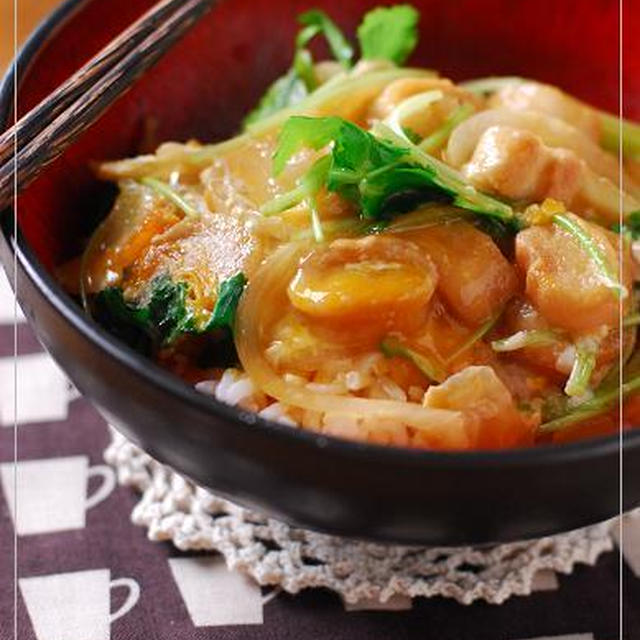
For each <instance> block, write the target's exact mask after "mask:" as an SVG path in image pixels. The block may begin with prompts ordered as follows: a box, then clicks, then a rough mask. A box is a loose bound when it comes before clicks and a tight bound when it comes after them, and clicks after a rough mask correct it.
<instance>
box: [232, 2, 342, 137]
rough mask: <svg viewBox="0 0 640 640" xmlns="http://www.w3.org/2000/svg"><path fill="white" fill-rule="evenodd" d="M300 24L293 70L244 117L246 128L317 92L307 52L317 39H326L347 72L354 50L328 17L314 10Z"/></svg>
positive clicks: (301, 16)
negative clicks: (301, 27) (312, 41)
mask: <svg viewBox="0 0 640 640" xmlns="http://www.w3.org/2000/svg"><path fill="white" fill-rule="evenodd" d="M298 21H299V22H300V24H302V25H303V26H304V28H303V29H302V30H301V31H300V32H299V33H298V35H297V37H296V48H295V53H294V55H293V63H292V66H291V68H290V69H289V71H287V73H286V74H284V75H283V76H281V77H280V78H278V79H277V80H276V81H275V82H274V83H273V84H272V85H271V86H270V87H269V88H268V89H267V91H266V93H265V94H264V95H263V96H262V98H261V99H260V102H259V103H258V106H257V107H255V108H254V109H253V110H252V111H251V112H250V113H249V114H248V115H247V116H246V117H245V119H244V121H243V125H244V127H245V128H246V127H250V126H251V125H252V124H254V123H256V122H258V121H260V120H263V119H265V118H267V117H269V116H271V115H273V114H274V113H277V112H278V111H281V110H282V109H286V108H290V107H294V106H295V105H297V104H299V103H300V102H302V101H303V100H304V99H305V98H306V97H307V96H308V95H309V93H311V92H312V91H313V90H314V89H315V88H316V86H317V83H316V77H315V71H314V68H313V58H312V57H311V53H310V52H309V51H308V50H307V49H306V46H307V45H308V44H309V42H310V41H311V40H312V39H313V38H315V36H317V35H320V34H321V35H323V36H324V37H325V38H326V39H327V42H328V43H329V48H330V49H331V52H332V53H333V55H334V56H335V57H336V59H337V60H339V61H340V63H341V64H342V65H343V66H345V67H346V68H349V67H350V65H351V58H352V57H353V49H352V47H351V45H350V44H349V43H348V41H347V40H346V38H345V37H344V35H342V32H341V31H340V29H338V27H337V26H336V25H335V23H334V22H333V21H332V20H331V18H329V16H328V15H327V14H326V13H324V12H323V11H319V10H317V9H312V10H311V11H307V12H306V13H303V14H302V15H300V16H299V17H298Z"/></svg>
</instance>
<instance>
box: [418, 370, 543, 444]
mask: <svg viewBox="0 0 640 640" xmlns="http://www.w3.org/2000/svg"><path fill="white" fill-rule="evenodd" d="M423 404H424V406H425V407H431V408H434V409H435V408H438V409H449V410H454V411H462V413H463V415H464V420H465V430H466V433H467V438H468V447H469V448H470V449H505V448H508V447H516V446H526V445H530V444H532V443H533V426H534V425H533V424H532V421H531V420H529V419H527V418H526V417H525V416H524V415H523V414H521V413H520V412H519V411H518V410H517V408H516V406H515V403H514V401H513V398H512V396H511V394H510V393H509V390H508V389H507V387H506V386H505V385H504V383H503V382H502V381H501V380H500V378H499V377H498V376H497V375H496V373H495V371H494V370H493V369H492V368H491V367H488V366H471V367H467V368H466V369H463V370H462V371H460V372H459V373H456V374H454V375H452V376H450V377H449V378H448V379H447V380H446V381H445V382H443V383H442V384H440V385H437V386H431V387H429V389H428V390H427V392H426V393H425V396H424V400H423Z"/></svg>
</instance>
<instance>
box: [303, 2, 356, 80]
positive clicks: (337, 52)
mask: <svg viewBox="0 0 640 640" xmlns="http://www.w3.org/2000/svg"><path fill="white" fill-rule="evenodd" d="M298 22H300V24H303V25H305V26H306V27H307V28H306V29H303V30H302V31H301V32H300V34H299V35H298V39H297V42H296V44H297V47H298V48H299V49H300V48H302V47H304V46H306V44H307V43H308V42H309V41H310V40H311V39H312V38H313V37H314V36H316V35H317V34H319V33H321V34H322V35H323V36H324V37H325V38H326V39H327V42H328V43H329V48H330V49H331V53H332V54H333V56H334V58H335V59H336V60H337V61H338V62H340V64H342V66H343V67H345V68H347V69H348V68H349V67H350V66H351V59H352V58H353V47H352V46H351V45H350V44H349V42H348V41H347V39H346V38H345V37H344V35H343V33H342V31H340V29H338V27H337V26H336V24H335V22H333V20H331V18H329V16H328V15H327V14H326V13H325V12H324V11H320V10H319V9H311V10H310V11H306V12H305V13H303V14H301V15H300V16H298Z"/></svg>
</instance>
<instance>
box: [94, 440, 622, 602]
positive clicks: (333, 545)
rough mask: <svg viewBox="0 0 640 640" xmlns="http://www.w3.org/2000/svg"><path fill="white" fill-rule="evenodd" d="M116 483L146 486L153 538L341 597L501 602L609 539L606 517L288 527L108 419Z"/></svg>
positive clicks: (592, 555)
mask: <svg viewBox="0 0 640 640" xmlns="http://www.w3.org/2000/svg"><path fill="white" fill-rule="evenodd" d="M104 457H105V460H106V461H107V462H108V463H109V464H111V465H113V466H114V467H115V468H116V470H117V474H118V480H119V482H120V483H121V484H123V485H127V486H132V487H134V488H135V489H137V490H138V491H140V492H141V493H142V497H141V499H140V501H139V502H138V504H137V505H136V507H135V508H134V509H133V512H132V515H131V518H132V521H133V522H134V523H135V524H137V525H141V526H144V527H146V528H147V529H148V536H149V538H150V539H151V540H155V541H162V540H170V541H172V542H173V544H175V546H176V547H178V549H181V550H196V549H199V550H203V549H206V550H212V551H217V552H219V553H221V554H222V555H223V556H224V558H225V560H226V563H227V566H228V567H229V569H232V570H239V571H242V572H244V573H246V574H248V575H250V576H252V577H253V578H254V579H255V580H256V581H257V582H258V583H259V584H260V585H263V586H266V585H274V586H279V587H281V588H282V589H284V590H285V591H288V592H290V593H297V592H298V591H300V590H301V589H305V588H307V587H326V588H328V589H331V590H333V591H335V592H337V593H338V594H340V595H341V596H342V598H343V599H344V600H345V601H346V602H347V603H356V602H361V601H365V600H367V601H378V602H386V601H388V600H389V598H392V597H394V596H403V597H409V598H413V597H417V596H422V597H432V596H444V597H448V598H454V599H455V600H457V601H458V602H461V603H464V604H470V603H471V602H474V601H475V600H485V601H487V602H490V603H494V604H499V603H501V602H504V601H505V600H506V599H507V598H509V597H511V596H513V595H528V594H530V593H531V591H532V586H533V581H534V576H535V575H536V574H537V573H538V572H539V571H543V570H551V571H554V572H558V573H570V572H571V571H572V570H573V567H574V566H575V565H576V564H588V565H593V564H594V563H595V562H596V560H597V559H598V556H599V555H600V554H601V553H603V552H605V551H609V550H611V549H612V547H613V540H612V535H611V531H612V526H613V523H612V521H609V522H604V523H601V524H597V525H594V526H591V527H587V528H585V529H579V530H576V531H572V532H570V533H564V534H561V535H555V536H549V537H546V538H541V539H538V540H534V541H527V542H517V543H510V544H502V545H497V546H493V547H490V548H486V547H484V548H482V549H478V548H473V547H455V548H454V547H438V548H434V547H408V546H396V545H383V544H372V543H367V542H361V541H354V540H349V539H345V538H339V537H335V536H329V535H325V534H320V533H315V532H313V531H307V530H304V529H299V528H295V527H291V526H289V525H287V524H284V523H282V522H280V521H278V520H274V519H271V518H268V517H265V516H263V515H260V514H258V513H255V512H253V511H250V510H248V509H245V508H243V507H239V506H238V505H235V504H233V503H231V502H229V501H228V500H224V499H222V498H219V497H216V496H215V495H213V494H212V493H210V492H209V491H206V490H205V489H202V488H201V487H198V486H195V485H194V484H193V483H191V482H189V481H187V480H185V479H184V478H182V477H181V476H180V475H178V474H177V473H176V472H175V471H173V470H172V469H170V468H168V467H166V466H164V465H162V464H160V463H159V462H156V461H155V460H154V459H153V458H151V457H150V456H149V455H148V454H146V453H144V452H143V451H142V450H141V449H139V448H138V447H136V446H135V445H133V444H132V443H130V442H129V441H128V440H126V439H125V438H124V436H122V435H120V434H119V433H118V432H116V431H115V430H113V429H112V441H111V444H110V445H109V447H108V448H107V450H106V451H105V454H104Z"/></svg>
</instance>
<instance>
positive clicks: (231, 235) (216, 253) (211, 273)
mask: <svg viewBox="0 0 640 640" xmlns="http://www.w3.org/2000/svg"><path fill="white" fill-rule="evenodd" d="M179 224H180V225H181V226H180V227H178V225H176V226H175V227H174V228H173V229H170V230H169V231H168V232H167V233H166V234H164V235H162V236H157V237H156V238H155V240H154V241H153V242H151V243H150V244H149V245H148V246H146V247H145V250H144V251H143V252H141V253H140V255H139V256H138V257H137V258H136V259H135V260H134V261H133V262H132V263H131V264H130V265H129V266H128V267H127V269H126V270H125V271H124V273H123V279H122V285H121V286H122V287H123V289H124V291H125V295H126V296H127V297H128V298H136V297H138V296H140V295H141V293H142V292H143V291H144V290H145V288H146V287H147V286H148V284H149V283H150V282H152V281H153V279H154V278H155V277H156V276H159V275H161V274H168V275H169V276H170V277H171V279H172V280H173V281H174V282H186V283H188V284H189V297H190V299H191V300H192V301H193V303H194V307H195V308H196V309H197V310H198V311H203V310H209V311H210V310H211V309H212V308H213V305H214V304H215V301H216V296H217V287H218V285H219V284H220V283H221V282H222V281H223V280H226V279H227V278H230V277H232V276H234V275H236V274H237V273H238V272H241V271H242V272H243V273H245V274H246V275H247V276H248V277H250V276H251V274H252V273H253V272H254V271H255V269H256V268H257V267H258V265H259V264H260V261H261V260H262V258H263V257H264V255H265V251H266V249H267V245H266V244H265V242H263V241H261V240H260V239H259V238H258V237H256V236H255V235H254V234H252V233H251V230H250V229H248V228H247V226H246V225H244V224H243V223H242V222H241V221H240V220H238V219H237V218H234V217H233V216H228V215H224V214H217V213H216V214H214V213H207V214H204V215H202V216H201V217H199V218H198V219H197V220H193V221H190V220H185V221H183V222H182V223H179Z"/></svg>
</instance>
